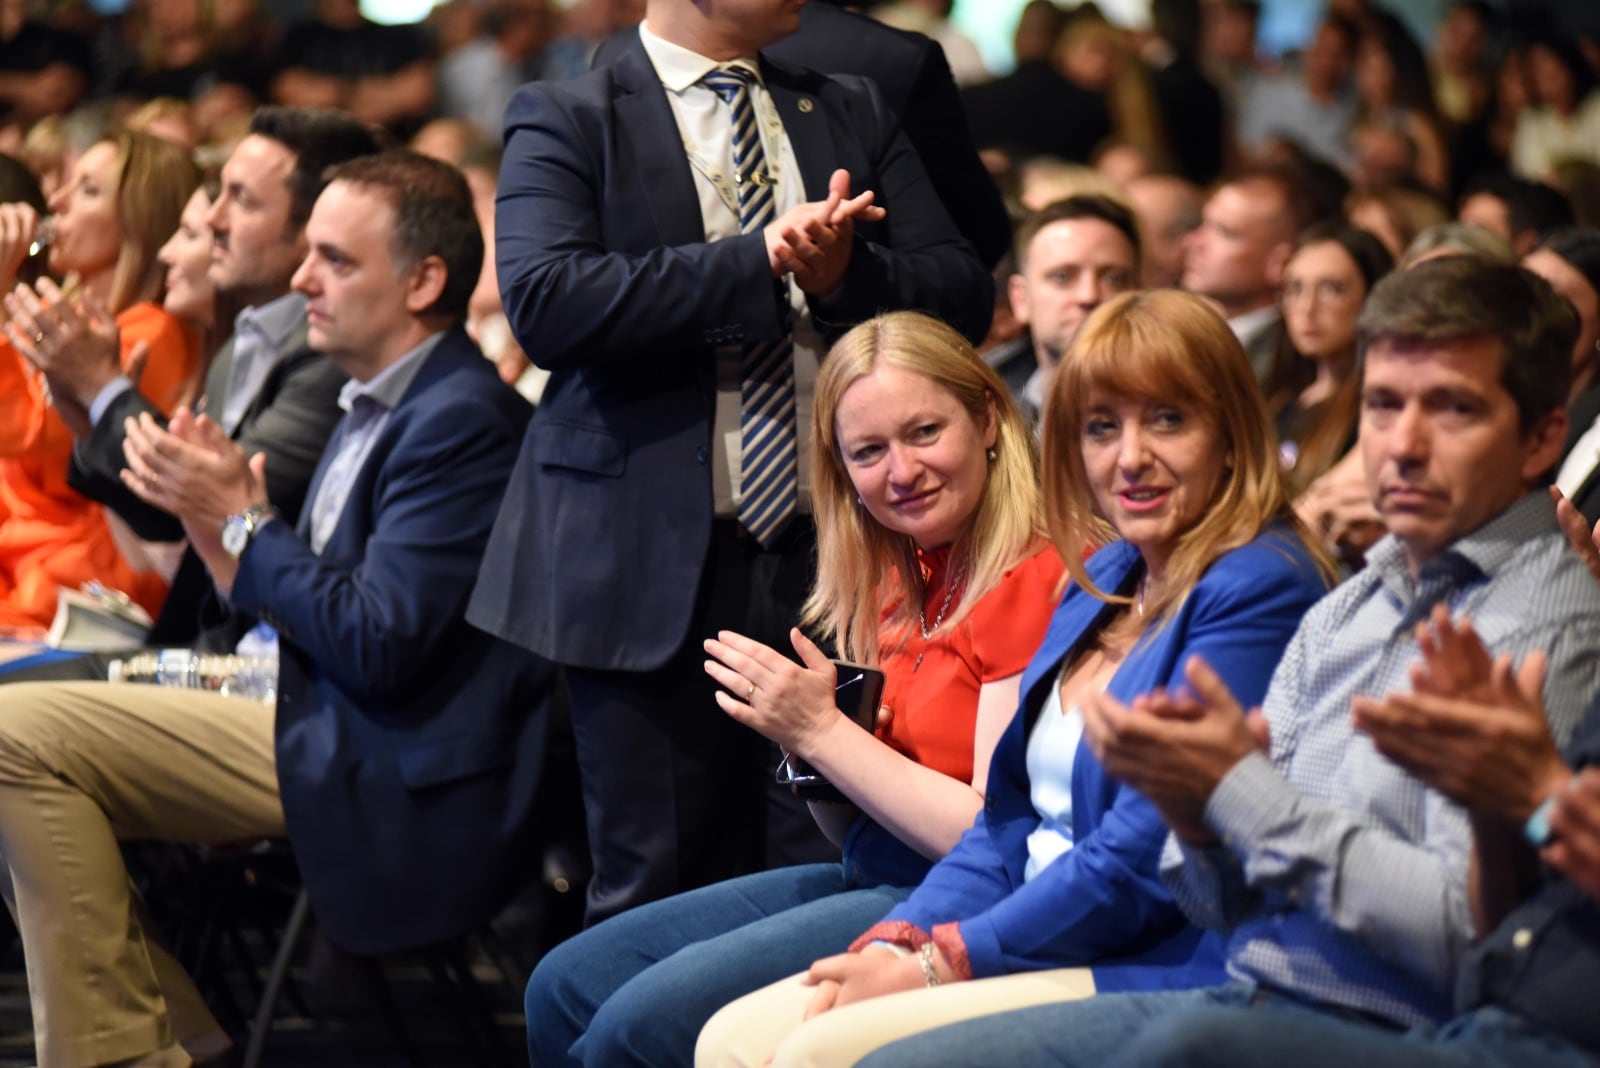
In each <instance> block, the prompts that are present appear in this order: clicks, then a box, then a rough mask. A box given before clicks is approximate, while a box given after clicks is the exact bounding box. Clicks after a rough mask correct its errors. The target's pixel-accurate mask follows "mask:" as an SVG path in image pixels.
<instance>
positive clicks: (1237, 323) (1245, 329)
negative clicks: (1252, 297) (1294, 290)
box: [1228, 304, 1278, 345]
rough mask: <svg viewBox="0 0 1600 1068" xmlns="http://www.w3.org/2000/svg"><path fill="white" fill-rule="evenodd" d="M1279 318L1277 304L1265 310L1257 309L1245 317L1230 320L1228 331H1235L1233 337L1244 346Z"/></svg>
mask: <svg viewBox="0 0 1600 1068" xmlns="http://www.w3.org/2000/svg"><path fill="white" fill-rule="evenodd" d="M1277 317H1278V306H1277V305H1276V304H1268V305H1267V306H1266V307H1265V308H1257V309H1256V310H1255V311H1249V312H1245V313H1244V314H1243V315H1235V316H1234V317H1233V318H1232V319H1229V320H1228V329H1229V330H1232V331H1233V336H1234V337H1236V338H1238V339H1239V343H1240V344H1241V345H1242V344H1245V343H1246V342H1248V341H1249V340H1250V339H1251V338H1253V337H1255V336H1256V335H1257V334H1259V333H1260V332H1261V331H1263V330H1265V329H1266V328H1267V326H1268V325H1269V324H1270V323H1271V322H1272V320H1274V319H1276V318H1277Z"/></svg>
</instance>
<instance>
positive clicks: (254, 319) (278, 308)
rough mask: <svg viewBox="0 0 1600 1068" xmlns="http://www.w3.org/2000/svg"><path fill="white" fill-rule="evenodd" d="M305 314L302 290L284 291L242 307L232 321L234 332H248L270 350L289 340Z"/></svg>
mask: <svg viewBox="0 0 1600 1068" xmlns="http://www.w3.org/2000/svg"><path fill="white" fill-rule="evenodd" d="M305 317H306V298H305V295H304V294H303V293H296V292H293V291H291V292H288V293H285V294H284V295H283V296H281V297H278V298H276V299H274V300H269V301H268V302H267V303H265V304H261V305H258V306H256V307H253V308H245V309H244V310H243V311H241V312H240V313H239V314H238V315H237V316H235V317H234V320H233V329H234V332H235V333H244V332H249V333H253V334H257V335H259V336H260V337H262V338H263V339H264V340H266V342H267V343H268V344H269V345H271V346H272V347H273V348H274V349H277V348H281V347H282V346H283V343H284V342H286V341H288V340H289V335H290V334H292V333H294V331H295V328H296V327H298V326H299V325H300V324H301V322H303V321H304V320H305Z"/></svg>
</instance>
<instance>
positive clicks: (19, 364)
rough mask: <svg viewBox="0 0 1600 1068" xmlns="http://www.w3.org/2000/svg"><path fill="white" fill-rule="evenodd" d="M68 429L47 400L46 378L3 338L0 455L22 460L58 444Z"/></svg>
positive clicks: (0, 354) (0, 341)
mask: <svg viewBox="0 0 1600 1068" xmlns="http://www.w3.org/2000/svg"><path fill="white" fill-rule="evenodd" d="M66 430H67V428H66V426H65V425H64V424H62V423H61V419H60V417H59V416H57V415H56V413H55V412H54V410H52V409H51V407H50V404H49V402H47V401H46V400H45V397H44V376H43V375H41V374H39V372H38V371H35V370H34V369H33V364H31V363H29V362H28V360H27V357H25V356H23V355H22V353H20V352H18V351H17V350H16V349H15V348H13V347H12V345H11V342H10V341H8V340H6V339H5V337H4V335H0V456H4V457H8V458H21V457H25V456H30V455H32V454H34V453H36V452H38V451H39V450H40V449H42V448H46V447H47V443H48V444H53V445H57V446H58V445H59V441H56V440H54V439H56V438H59V436H60V435H61V434H65V433H66Z"/></svg>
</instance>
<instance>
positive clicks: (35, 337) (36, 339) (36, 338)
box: [33, 330, 44, 345]
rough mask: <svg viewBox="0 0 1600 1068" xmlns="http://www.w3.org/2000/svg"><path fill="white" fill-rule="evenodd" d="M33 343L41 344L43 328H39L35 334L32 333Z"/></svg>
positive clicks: (42, 341)
mask: <svg viewBox="0 0 1600 1068" xmlns="http://www.w3.org/2000/svg"><path fill="white" fill-rule="evenodd" d="M33 343H34V344H35V345H43V344H44V331H43V330H41V331H39V332H38V333H37V334H34V335H33Z"/></svg>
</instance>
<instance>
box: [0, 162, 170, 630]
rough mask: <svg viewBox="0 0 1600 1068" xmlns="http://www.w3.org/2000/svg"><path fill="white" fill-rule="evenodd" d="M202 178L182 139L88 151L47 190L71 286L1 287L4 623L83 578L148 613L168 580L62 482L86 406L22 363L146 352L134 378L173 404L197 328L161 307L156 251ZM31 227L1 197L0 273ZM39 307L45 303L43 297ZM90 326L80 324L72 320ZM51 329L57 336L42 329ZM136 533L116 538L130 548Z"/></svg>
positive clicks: (34, 225)
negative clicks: (54, 352) (74, 283)
mask: <svg viewBox="0 0 1600 1068" xmlns="http://www.w3.org/2000/svg"><path fill="white" fill-rule="evenodd" d="M198 183H199V174H198V172H197V171H196V169H195V166H194V163H193V162H192V161H191V160H190V158H189V156H188V154H187V153H186V152H184V151H183V150H182V149H180V148H178V147H176V146H173V145H170V144H168V143H166V142H164V141H160V140H158V139H156V138H154V137H151V136H149V135H147V134H139V133H132V132H126V131H124V132H121V133H118V134H115V135H112V136H109V137H107V138H105V139H104V140H101V141H99V142H98V143H96V144H95V145H93V146H92V147H91V148H90V149H89V150H88V151H87V152H85V153H84V154H83V155H82V156H81V157H80V158H79V160H78V162H77V164H76V165H75V166H74V167H73V169H72V173H71V175H70V177H69V178H68V180H67V182H66V184H65V185H63V186H62V187H61V188H60V189H59V190H57V191H56V192H55V194H54V195H53V196H52V197H51V198H50V211H51V219H52V223H51V226H52V228H53V233H52V234H51V236H50V245H49V267H50V272H51V273H52V274H53V275H55V276H56V277H58V278H63V279H64V278H67V277H68V276H71V275H75V276H76V277H77V279H78V281H79V284H80V287H81V290H80V292H79V293H78V294H77V295H75V296H73V297H71V298H67V299H65V300H64V301H63V297H62V294H61V291H60V290H59V289H57V288H56V287H55V285H54V284H53V283H50V282H48V281H41V282H40V284H39V287H38V289H37V290H34V289H30V288H28V287H27V286H25V285H22V286H17V287H16V288H15V290H13V291H12V292H11V293H10V295H9V296H7V297H6V300H5V305H6V310H7V312H8V316H7V319H8V321H7V329H6V338H5V339H4V340H0V627H11V628H26V627H30V626H41V627H42V626H48V625H49V623H50V620H51V617H52V616H53V615H54V614H55V606H56V591H57V590H58V589H59V588H61V587H67V588H73V589H75V588H77V587H78V586H80V585H82V584H83V583H85V582H87V581H89V580H90V579H97V580H99V581H100V582H101V583H103V584H105V585H107V586H110V587H113V588H115V589H119V590H122V591H123V592H125V593H126V594H128V595H129V596H130V597H131V598H132V599H133V600H134V601H135V602H137V603H138V604H140V605H142V606H143V607H144V608H145V609H147V610H148V611H150V612H151V613H152V614H154V613H155V612H156V611H158V610H159V609H160V607H161V602H162V600H163V599H164V598H165V597H166V593H167V580H166V578H165V577H163V576H162V575H161V574H159V573H157V572H156V571H154V570H149V569H146V568H144V567H143V566H141V565H138V564H135V563H134V562H131V561H130V560H129V559H128V557H127V555H125V553H124V551H123V549H122V548H121V547H120V546H119V543H118V538H117V536H116V535H115V534H114V533H113V530H112V527H111V526H110V525H109V524H108V522H107V517H106V514H105V513H104V511H103V510H102V508H101V507H100V505H98V504H96V503H94V502H92V501H90V500H88V499H87V498H85V497H83V496H81V495H80V494H78V493H77V492H76V491H75V490H73V489H71V488H70V487H69V486H68V485H67V468H68V464H69V462H70V459H71V455H72V447H73V433H72V430H71V429H69V427H68V425H67V423H66V422H65V421H64V420H63V415H62V412H63V411H65V412H66V413H67V415H68V416H69V417H71V418H74V419H79V420H81V419H82V418H83V417H84V410H83V408H81V407H79V406H77V405H74V404H72V403H71V402H69V401H66V400H65V399H63V400H62V402H61V403H62V411H58V410H57V408H56V407H53V406H52V404H51V395H50V390H49V386H48V383H47V382H46V380H45V377H44V375H42V374H41V373H40V372H39V371H38V370H37V369H36V368H35V367H34V365H33V363H32V362H31V361H32V359H34V358H36V357H37V351H36V348H35V346H41V345H44V344H46V343H51V344H54V343H57V341H58V340H59V341H60V342H61V343H69V344H116V345H118V346H119V347H120V351H121V360H122V365H123V366H124V367H125V368H127V367H128V366H129V364H130V363H131V362H132V361H133V360H134V359H135V356H136V353H143V355H141V356H139V358H140V359H142V361H143V372H142V374H141V375H139V377H138V388H139V389H140V390H141V391H142V392H143V393H144V394H145V395H146V396H147V397H149V398H150V400H151V401H152V402H153V403H154V404H155V405H156V406H157V407H159V408H161V409H162V410H164V411H165V410H167V409H169V408H171V407H172V406H173V405H175V404H176V403H177V402H178V400H179V398H180V397H181V396H183V395H184V394H185V392H186V391H187V390H188V389H189V388H190V387H191V385H192V383H193V380H194V378H195V377H196V376H197V375H198V373H199V370H200V345H199V335H198V332H197V331H196V330H195V329H194V328H193V327H192V326H189V325H187V324H185V323H184V322H183V321H182V320H180V319H178V318H176V317H175V316H173V315H172V314H170V313H168V312H167V311H165V310H163V309H162V307H161V305H160V303H159V301H160V299H161V291H162V280H163V274H164V268H163V267H162V265H161V264H160V263H158V262H157V260H156V252H157V250H158V249H160V248H161V245H162V243H163V242H165V241H166V239H167V237H168V236H169V235H170V234H171V233H172V232H173V231H174V230H176V229H177V226H178V219H179V216H180V215H181V213H182V211H183V207H184V204H185V203H186V202H187V201H188V199H189V195H190V194H191V193H192V192H193V191H194V188H195V186H196V185H197V184H198ZM36 236H38V220H37V217H36V216H35V214H34V212H33V210H32V209H31V208H28V207H26V206H25V205H17V204H7V205H0V281H3V282H4V283H5V287H4V288H5V289H6V290H12V285H13V284H14V282H15V278H16V272H17V268H18V266H19V265H20V264H21V262H22V260H23V259H24V258H25V257H26V256H27V254H28V249H29V246H30V244H31V243H32V242H33V241H34V240H35V238H36ZM47 305H48V307H47ZM78 324H87V327H88V328H87V330H83V329H77V330H70V329H69V327H72V326H76V325H78ZM47 335H55V336H47ZM130 539H131V535H128V536H127V537H126V538H125V539H124V543H125V544H128V545H129V547H130V550H131V549H133V548H134V547H133V543H132V541H131V540H130Z"/></svg>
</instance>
